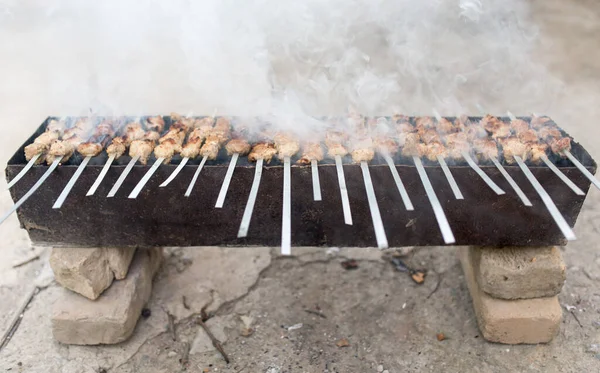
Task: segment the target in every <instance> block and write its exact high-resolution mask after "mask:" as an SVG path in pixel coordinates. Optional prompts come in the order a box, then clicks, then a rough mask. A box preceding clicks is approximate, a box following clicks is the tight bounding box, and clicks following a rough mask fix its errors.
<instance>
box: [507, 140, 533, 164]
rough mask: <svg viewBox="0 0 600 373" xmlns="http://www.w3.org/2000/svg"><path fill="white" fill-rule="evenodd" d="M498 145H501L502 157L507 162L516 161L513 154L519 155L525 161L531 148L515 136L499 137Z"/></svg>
mask: <svg viewBox="0 0 600 373" xmlns="http://www.w3.org/2000/svg"><path fill="white" fill-rule="evenodd" d="M500 145H502V151H503V153H504V159H506V162H507V163H509V164H513V163H515V162H516V161H515V156H519V157H521V158H522V159H523V161H526V160H527V158H528V155H529V152H530V149H531V148H530V146H529V145H528V144H525V143H523V142H521V141H520V140H519V139H518V138H517V137H515V136H511V137H507V138H505V139H500Z"/></svg>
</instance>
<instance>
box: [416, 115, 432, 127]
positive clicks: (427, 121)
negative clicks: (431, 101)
mask: <svg viewBox="0 0 600 373" xmlns="http://www.w3.org/2000/svg"><path fill="white" fill-rule="evenodd" d="M415 127H417V129H418V128H421V127H423V128H435V123H434V122H433V118H431V117H418V118H417V119H416V120H415Z"/></svg>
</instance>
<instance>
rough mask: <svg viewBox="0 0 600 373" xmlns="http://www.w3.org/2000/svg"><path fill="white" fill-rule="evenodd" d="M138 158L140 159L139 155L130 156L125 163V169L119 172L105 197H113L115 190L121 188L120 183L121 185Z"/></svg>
mask: <svg viewBox="0 0 600 373" xmlns="http://www.w3.org/2000/svg"><path fill="white" fill-rule="evenodd" d="M138 159H140V157H139V156H135V157H133V158H131V160H130V161H129V163H128V164H127V167H125V169H124V170H123V172H122V173H121V176H119V178H118V179H117V182H116V183H115V185H113V187H112V189H111V190H110V191H109V192H108V195H107V197H109V198H110V197H114V196H115V194H117V192H118V191H119V188H121V185H123V182H124V181H125V179H126V178H127V175H129V173H130V172H131V169H132V168H133V166H134V165H135V163H136V162H137V161H138Z"/></svg>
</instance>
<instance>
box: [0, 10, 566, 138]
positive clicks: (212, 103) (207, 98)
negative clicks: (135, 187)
mask: <svg viewBox="0 0 600 373" xmlns="http://www.w3.org/2000/svg"><path fill="white" fill-rule="evenodd" d="M0 1H2V2H1V3H0V4H1V5H0V35H5V36H6V35H8V34H9V33H10V34H12V35H15V33H16V35H17V36H18V34H19V33H28V32H40V33H41V34H43V35H45V37H44V39H43V40H40V41H39V45H35V46H22V45H18V43H12V44H9V45H10V47H9V50H8V51H6V52H7V56H9V57H8V58H11V59H13V60H17V61H18V62H19V66H20V69H22V70H21V73H22V75H26V74H27V71H39V74H40V77H39V78H40V79H44V80H46V81H47V84H46V87H47V89H48V90H49V91H50V92H51V97H52V100H53V101H55V102H56V103H61V105H60V107H65V105H67V106H66V107H68V108H69V109H70V110H72V112H71V113H70V114H81V113H83V112H86V111H87V110H89V109H90V108H91V109H92V110H93V111H95V112H98V113H101V114H102V113H107V114H111V115H119V114H129V115H139V114H151V113H165V114H166V113H169V112H170V111H178V112H181V113H185V114H187V113H190V112H192V113H194V114H198V115H200V114H210V113H212V112H213V110H215V108H216V110H217V112H218V114H229V115H265V116H270V118H275V119H274V120H275V121H276V122H277V124H279V125H281V126H285V127H286V128H288V129H293V130H295V131H299V128H304V131H300V132H303V133H307V134H310V133H311V131H312V128H311V127H312V125H311V123H312V124H315V123H317V124H318V121H314V120H310V119H309V117H311V116H318V115H325V114H343V113H344V112H345V111H346V109H347V107H348V106H349V105H351V106H354V107H356V108H357V109H358V110H360V111H362V112H363V113H365V114H377V115H382V114H392V113H394V112H398V111H402V112H404V113H407V114H411V113H415V114H430V113H431V109H432V108H433V107H435V108H437V109H438V111H440V112H441V113H442V114H446V115H452V114H456V113H461V112H471V113H473V114H477V113H476V112H475V104H476V103H479V104H481V105H482V106H484V107H488V108H489V107H491V106H493V105H494V103H495V102H497V101H502V102H505V101H506V97H510V98H511V99H512V100H513V101H514V103H515V105H514V106H513V107H511V110H513V111H519V110H531V111H533V110H536V111H538V112H544V111H545V110H546V109H547V108H548V107H550V106H551V105H552V102H548V101H547V98H548V97H552V93H555V94H557V93H558V91H559V90H560V89H561V84H560V82H558V81H557V80H556V79H555V78H553V77H552V76H551V75H550V74H549V73H548V72H547V71H546V70H545V69H544V67H543V66H542V65H541V64H539V61H536V59H535V56H534V55H533V47H534V45H535V43H536V41H537V29H536V28H535V27H534V26H533V25H532V24H531V23H530V22H529V14H528V7H527V2H526V1H520V0H488V1H485V0H395V1H389V0H328V1H322V0H307V1H290V0H257V1H240V0H237V1H235V0H204V1H192V0H173V1H157V0H154V1H139V0H105V1H93V2H91V1H79V0H37V1H33V0H32V1H27V2H21V1H16V0H13V1H5V0H0ZM40 51H41V54H40ZM16 76H18V71H17V74H16ZM542 92H543V93H544V94H541V93H542ZM542 97H543V98H544V99H546V101H542V100H541V98H542ZM65 103H68V104H65ZM502 109H505V108H502Z"/></svg>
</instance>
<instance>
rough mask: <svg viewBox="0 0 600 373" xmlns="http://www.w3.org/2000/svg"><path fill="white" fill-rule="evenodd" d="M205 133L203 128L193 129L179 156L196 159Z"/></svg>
mask: <svg viewBox="0 0 600 373" xmlns="http://www.w3.org/2000/svg"><path fill="white" fill-rule="evenodd" d="M206 132H207V131H206V129H205V128H200V127H198V128H195V129H194V130H193V131H192V132H191V133H190V135H189V136H188V140H187V142H186V144H185V145H184V146H183V149H182V150H181V156H182V157H185V158H196V157H197V156H198V154H199V153H200V147H201V146H202V141H204V139H205V138H206Z"/></svg>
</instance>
